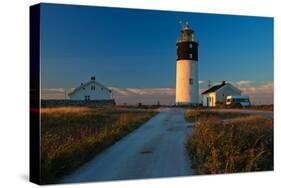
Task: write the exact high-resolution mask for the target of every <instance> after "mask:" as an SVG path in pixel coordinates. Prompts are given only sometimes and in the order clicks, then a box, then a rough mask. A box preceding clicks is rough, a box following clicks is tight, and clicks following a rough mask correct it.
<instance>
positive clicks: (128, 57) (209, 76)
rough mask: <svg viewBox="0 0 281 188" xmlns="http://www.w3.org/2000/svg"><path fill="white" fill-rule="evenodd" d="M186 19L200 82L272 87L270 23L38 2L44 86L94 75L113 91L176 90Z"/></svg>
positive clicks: (64, 84) (70, 85)
mask: <svg viewBox="0 0 281 188" xmlns="http://www.w3.org/2000/svg"><path fill="white" fill-rule="evenodd" d="M186 19H187V20H188V21H189V23H190V26H191V27H192V28H193V29H194V30H195V34H196V37H197V39H198V40H199V79H200V80H202V81H206V80H212V81H213V82H214V83H215V82H217V81H220V80H226V81H232V82H239V81H250V82H251V83H252V85H261V84H267V83H269V82H272V81H273V19H272V18H264V17H249V16H229V15H217V14H200V13H185V12H171V11H151V10H133V9H117V8H103V7H90V6H69V5H55V4H43V6H42V16H41V39H42V43H41V44H42V46H41V52H42V54H41V55H42V69H41V70H42V87H43V88H73V87H75V86H77V85H79V84H80V82H82V81H85V80H88V79H89V78H90V76H91V75H95V76H96V77H97V79H98V80H99V81H100V82H102V83H104V84H106V85H108V86H111V87H116V88H174V87H175V76H176V75H175V72H176V46H175V43H176V39H177V38H178V37H179V32H180V29H181V27H180V25H179V23H178V21H179V20H186ZM205 83H206V82H205ZM202 87H204V86H203V85H202Z"/></svg>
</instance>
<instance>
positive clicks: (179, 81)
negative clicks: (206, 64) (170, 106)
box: [176, 22, 199, 106]
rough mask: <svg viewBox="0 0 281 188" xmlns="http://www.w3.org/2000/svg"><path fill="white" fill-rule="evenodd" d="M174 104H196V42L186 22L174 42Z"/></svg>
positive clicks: (197, 88)
mask: <svg viewBox="0 0 281 188" xmlns="http://www.w3.org/2000/svg"><path fill="white" fill-rule="evenodd" d="M176 46H177V62H176V104H177V105H190V106H194V105H197V104H198V102H199V101H198V100H199V97H198V95H199V86H198V42H197V40H196V38H195V35H194V31H193V30H192V29H191V28H190V26H189V25H188V23H187V22H185V23H182V30H181V33H180V37H179V39H178V40H177V42H176Z"/></svg>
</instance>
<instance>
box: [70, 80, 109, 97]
mask: <svg viewBox="0 0 281 188" xmlns="http://www.w3.org/2000/svg"><path fill="white" fill-rule="evenodd" d="M93 82H94V83H95V84H97V85H99V86H100V87H103V88H105V89H106V90H108V91H110V89H109V88H108V87H106V86H105V85H103V84H101V83H100V82H98V81H96V80H89V81H87V82H85V83H83V82H82V83H81V84H80V86H78V87H76V88H75V89H74V90H73V91H72V92H70V93H68V96H70V95H73V94H74V93H75V92H77V91H79V90H80V89H81V88H83V87H85V86H88V85H89V84H90V83H93Z"/></svg>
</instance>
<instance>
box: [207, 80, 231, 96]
mask: <svg viewBox="0 0 281 188" xmlns="http://www.w3.org/2000/svg"><path fill="white" fill-rule="evenodd" d="M225 85H226V83H225V82H222V83H221V84H219V85H215V86H213V87H211V88H209V89H207V90H206V91H204V92H203V93H202V95H204V94H207V93H212V92H215V91H217V90H218V89H220V88H222V87H223V86H225Z"/></svg>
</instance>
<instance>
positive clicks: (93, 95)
mask: <svg viewBox="0 0 281 188" xmlns="http://www.w3.org/2000/svg"><path fill="white" fill-rule="evenodd" d="M92 86H93V87H95V89H91V87H92ZM84 88H85V89H82V88H81V89H80V90H78V91H76V92H75V93H74V94H72V95H70V99H71V100H85V96H90V100H109V99H111V98H112V97H111V93H110V91H109V90H108V89H106V88H104V87H102V86H100V85H99V84H96V83H90V84H85V87H84Z"/></svg>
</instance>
